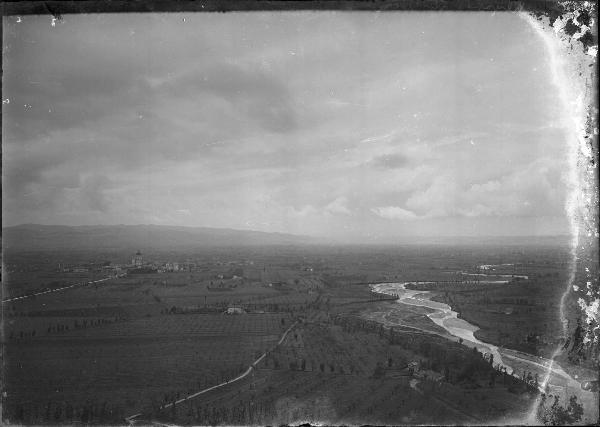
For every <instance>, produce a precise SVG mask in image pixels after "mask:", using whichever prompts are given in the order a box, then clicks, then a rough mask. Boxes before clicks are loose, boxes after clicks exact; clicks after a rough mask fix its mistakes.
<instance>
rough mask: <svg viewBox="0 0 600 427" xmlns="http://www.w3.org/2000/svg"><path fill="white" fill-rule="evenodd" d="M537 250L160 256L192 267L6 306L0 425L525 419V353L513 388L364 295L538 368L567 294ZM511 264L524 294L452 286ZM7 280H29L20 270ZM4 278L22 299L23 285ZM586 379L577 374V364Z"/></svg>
mask: <svg viewBox="0 0 600 427" xmlns="http://www.w3.org/2000/svg"><path fill="white" fill-rule="evenodd" d="M532 251H533V250H532ZM532 251H530V252H523V251H515V249H514V248H512V247H508V248H495V247H494V248H481V247H480V248H468V247H462V246H461V247H455V248H453V249H452V250H449V249H447V248H443V247H442V248H439V247H434V246H416V247H412V248H401V247H397V248H395V247H394V248H390V247H373V248H370V249H369V250H367V249H366V248H363V247H355V248H345V247H344V248H337V249H327V248H323V247H314V248H310V250H309V249H308V248H303V247H299V248H296V249H291V248H272V249H271V250H270V251H269V250H268V249H267V248H261V249H260V250H257V249H255V248H251V249H237V250H231V251H230V252H227V251H223V250H215V252H214V253H211V252H208V253H206V252H199V253H197V254H194V253H185V252H184V253H177V252H174V253H171V252H170V253H156V254H155V255H154V256H155V257H156V259H158V260H161V259H162V260H164V259H169V257H178V258H182V259H188V260H192V261H189V263H190V265H193V268H192V267H189V268H188V270H186V271H176V272H175V271H173V272H162V273H160V272H158V271H154V270H152V269H148V270H140V272H135V271H130V272H128V274H126V275H123V276H122V277H114V276H112V277H109V276H106V275H105V274H103V273H102V271H100V270H98V271H96V272H93V274H92V273H90V277H92V276H93V277H94V278H95V280H96V279H98V278H102V277H108V278H107V280H105V281H102V282H98V283H93V284H86V285H85V286H80V287H75V288H70V289H67V290H64V291H57V292H51V293H47V294H43V295H38V296H31V297H27V298H24V299H21V300H17V301H8V302H5V303H4V304H3V309H4V310H3V314H4V316H3V326H4V335H3V349H4V352H3V358H4V362H5V363H4V373H5V376H4V378H5V383H4V389H3V391H4V392H5V393H6V395H5V397H4V400H3V416H4V419H5V420H8V421H13V420H14V421H15V422H23V423H25V424H40V423H73V422H80V423H81V422H83V423H92V424H124V423H125V422H126V421H125V419H126V418H127V417H131V416H134V415H135V417H134V418H133V419H132V421H131V422H133V423H140V424H144V423H149V422H152V421H157V420H158V421H161V422H173V423H176V424H194V425H197V424H220V423H225V424H238V425H240V424H242V425H245V424H248V423H257V424H270V423H276V422H277V423H281V422H296V421H302V420H314V421H318V420H329V421H330V422H331V423H336V424H340V423H344V424H347V423H358V422H365V420H368V421H369V422H370V423H376V424H377V423H379V424H402V423H404V424H411V423H423V424H431V423H436V422H439V421H440V420H443V421H444V422H453V423H457V424H463V423H479V422H483V421H484V420H488V421H489V420H497V421H498V420H499V421H498V422H502V420H510V419H513V418H514V417H522V416H523V414H524V413H525V412H526V411H527V409H528V408H529V407H530V406H531V404H532V401H533V400H535V399H536V398H537V396H538V393H539V391H538V389H537V388H536V387H535V384H534V379H533V375H534V374H537V376H538V380H539V377H541V375H543V373H544V369H543V366H542V365H539V366H538V365H531V364H530V362H527V361H526V360H525V361H524V359H523V357H524V356H522V355H519V354H518V352H517V353H515V355H516V356H515V357H516V359H514V360H511V363H513V365H514V367H516V368H517V369H518V371H519V375H508V374H507V373H506V372H505V371H503V370H502V369H501V368H500V367H499V366H494V364H492V363H490V361H489V360H488V359H486V357H487V356H486V355H484V354H483V353H481V352H479V351H476V349H475V350H474V349H473V348H472V347H469V346H468V345H467V344H466V343H465V344H463V345H461V344H460V342H459V340H458V339H456V337H453V336H451V335H450V334H449V333H448V332H447V331H446V330H445V329H444V328H442V327H440V326H439V325H437V324H435V323H434V322H433V321H432V320H431V319H430V318H429V317H428V315H429V314H431V313H432V312H433V310H432V309H430V308H427V307H421V306H414V305H405V304H399V303H398V301H397V300H396V299H397V297H394V296H386V295H383V294H379V293H374V292H373V290H372V289H371V287H370V286H369V285H370V284H371V283H376V282H390V281H391V282H401V281H411V280H413V281H418V283H419V285H418V286H421V287H425V288H427V289H430V290H431V291H432V292H433V294H432V298H433V299H436V300H438V301H444V302H447V303H449V304H450V305H451V306H452V307H453V309H456V310H457V311H459V312H460V317H462V318H463V319H466V320H468V321H472V322H473V324H477V325H478V326H479V327H480V329H479V330H477V331H476V336H477V337H480V338H481V339H483V340H489V342H493V343H498V344H505V345H506V346H507V347H510V346H512V347H513V348H514V349H515V351H516V350H524V351H527V352H530V353H532V355H531V357H532V361H533V362H532V363H535V360H536V359H535V357H536V356H534V354H537V353H539V352H541V353H542V354H544V353H543V349H544V345H543V343H542V342H541V340H540V341H536V342H533V341H531V342H527V341H524V337H525V336H527V334H528V333H530V332H532V331H535V332H537V333H539V334H542V336H543V337H544V339H546V340H548V339H549V338H545V337H546V336H548V337H550V336H551V334H550V331H551V328H552V327H554V326H553V325H555V319H554V318H553V317H552V316H551V313H552V310H553V306H552V305H544V301H545V299H544V298H541V297H540V296H539V294H540V292H541V289H544V290H545V291H547V292H549V293H552V292H558V291H559V289H560V288H559V284H560V283H561V280H563V279H564V277H563V273H562V268H563V266H561V265H560V263H559V262H558V261H557V260H560V252H558V251H556V250H554V252H553V251H548V253H546V254H545V255H544V254H543V253H542V255H539V254H538V255H537V258H536V257H535V256H534V255H533V254H532V253H531V252H532ZM538 253H539V250H538ZM54 257H57V258H60V259H61V260H64V259H66V258H67V255H66V254H62V255H60V254H54ZM90 257H91V255H89V254H88V256H87V258H90ZM517 257H519V258H517ZM87 258H86V259H87ZM98 258H99V259H104V258H106V257H102V256H100V255H98V256H95V257H94V259H98ZM16 259H17V260H21V261H23V260H28V263H27V265H28V268H29V269H31V270H33V272H31V271H30V272H28V273H27V274H29V275H32V274H33V275H37V276H35V277H38V278H41V277H44V276H45V275H46V276H49V275H52V276H53V279H54V280H63V279H61V278H60V276H61V274H60V273H58V272H57V271H55V267H52V264H51V263H48V262H43V263H40V265H39V268H38V267H35V268H34V265H35V261H33V262H32V261H31V259H32V258H28V257H26V256H25V257H24V256H20V257H17V258H16ZM33 259H34V260H35V259H42V258H40V257H39V256H36V257H33ZM74 259H76V257H74ZM514 259H522V260H525V261H524V262H521V263H515V264H517V265H515V266H512V267H499V268H498V270H497V271H495V272H494V274H497V275H498V276H497V277H500V278H502V277H504V276H502V275H508V274H510V275H511V276H512V275H522V276H528V279H527V280H525V279H520V281H519V282H511V283H502V284H485V283H478V282H476V281H465V282H464V283H463V281H457V278H458V277H459V276H464V275H469V274H476V273H477V272H478V271H481V270H478V268H479V267H478V266H480V265H482V264H492V263H495V264H499V265H501V264H505V263H506V264H508V263H509V262H510V261H512V260H514ZM63 262H64V261H63ZM111 262H118V257H117V260H116V261H111ZM155 262H156V263H159V261H155ZM105 263H106V261H105ZM10 268H11V269H12V270H15V271H18V270H23V269H24V268H21V267H20V264H19V262H16V263H15V262H14V261H13V262H11V263H10ZM503 268H504V269H503ZM506 269H508V270H506ZM69 274H70V273H69ZM6 277H7V280H8V282H9V288H11V287H12V288H11V289H14V292H18V289H19V286H20V283H24V282H23V280H24V279H23V277H25V276H18V275H15V274H14V273H10V272H9V274H8V275H7V276H6ZM30 277H33V276H30ZM13 279H14V280H15V281H16V282H11V281H12V280H13ZM17 279H18V280H17ZM40 280H41V279H40ZM44 280H46V279H44ZM64 280H67V279H64ZM69 280H70V279H69ZM36 286H37V285H36ZM432 287H435V288H432ZM11 292H13V291H11ZM523 301H524V302H525V303H523ZM509 308H510V310H508V309H509ZM228 311H232V313H235V314H225V313H227V312H228ZM507 313H509V314H507ZM544 313H545V315H544ZM545 316H547V317H548V318H547V319H546V317H545ZM523 322H526V323H523ZM525 325H526V327H525ZM496 326H498V327H496ZM543 331H546V332H543ZM546 346H547V347H548V345H546ZM506 351H508V350H506ZM507 360H509V359H507ZM409 364H410V365H411V367H410V368H409ZM578 369H579V371H578V372H579V374H581V375H584V374H585V375H587V374H586V372H588V371H586V370H585V369H586V368H585V366H584V365H583V364H581V365H580V367H579V368H578ZM521 371H522V372H523V373H526V371H529V374H530V375H531V376H530V377H529V378H527V377H521V375H520V373H521ZM552 378H553V381H554V379H556V381H555V382H556V383H560V381H563V380H562V379H561V378H562V377H560V376H559V377H554V376H553V377H552ZM234 379H235V381H234V382H231V383H229V382H228V381H231V380H234ZM536 381H537V380H536ZM563 382H564V381H563ZM565 384H566V383H565ZM215 386H216V388H213V387H215ZM198 393H200V394H198ZM188 396H194V397H192V398H190V399H187V397H188Z"/></svg>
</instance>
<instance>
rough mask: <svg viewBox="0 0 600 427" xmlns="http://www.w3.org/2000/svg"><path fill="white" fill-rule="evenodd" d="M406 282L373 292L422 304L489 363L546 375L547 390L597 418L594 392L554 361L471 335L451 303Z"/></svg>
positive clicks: (437, 321) (539, 377)
mask: <svg viewBox="0 0 600 427" xmlns="http://www.w3.org/2000/svg"><path fill="white" fill-rule="evenodd" d="M408 284H409V283H408V282H407V283H379V284H372V285H371V288H372V289H373V290H374V291H375V292H381V293H384V294H389V295H397V296H398V303H399V304H401V305H403V306H414V305H416V306H423V307H427V308H429V309H431V310H433V312H431V313H428V314H427V315H426V316H427V317H428V318H429V319H430V320H431V321H432V322H433V323H435V324H436V325H438V326H440V327H442V328H443V329H445V331H446V332H447V333H448V334H450V335H452V336H454V337H456V338H457V339H458V340H459V342H460V343H461V344H463V345H466V346H469V347H476V348H477V349H478V350H479V351H481V352H483V353H488V354H489V355H492V356H493V361H494V362H493V363H494V364H499V365H500V366H502V367H504V368H505V369H506V370H507V372H509V373H510V374H512V375H514V376H517V377H521V378H525V379H527V378H531V382H533V380H534V379H536V380H535V383H537V384H541V383H542V381H543V379H547V386H548V390H549V391H550V392H552V393H553V394H555V395H560V396H562V398H563V401H566V400H567V399H568V397H570V396H571V395H576V396H577V397H578V398H579V399H580V401H581V402H582V403H583V405H584V408H585V418H586V419H587V420H588V421H592V422H595V421H596V420H597V418H598V409H597V402H598V398H597V397H598V396H597V394H596V395H594V393H591V392H589V391H585V390H582V388H581V385H580V383H579V382H578V381H577V380H576V379H575V378H573V377H571V376H570V375H569V374H568V373H567V372H565V370H563V369H562V368H561V367H560V366H559V365H558V364H557V363H556V362H553V361H552V360H549V359H547V358H543V357H540V356H537V355H532V354H527V353H524V352H520V351H517V350H512V349H507V348H502V347H498V346H496V345H494V344H491V343H488V342H484V341H481V340H479V339H478V338H477V337H476V336H475V332H476V331H477V330H478V329H479V328H478V326H476V325H473V324H471V323H469V322H467V321H466V320H464V319H461V318H459V317H458V313H457V312H456V311H454V310H453V309H452V307H451V306H449V305H448V304H445V303H443V302H439V301H432V299H431V297H432V296H433V293H432V292H431V291H424V290H418V289H406V285H408Z"/></svg>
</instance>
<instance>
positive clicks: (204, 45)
mask: <svg viewBox="0 0 600 427" xmlns="http://www.w3.org/2000/svg"><path fill="white" fill-rule="evenodd" d="M3 31H4V38H3V44H4V46H3V67H4V70H3V72H4V75H3V81H2V84H3V95H2V97H3V105H2V109H3V121H2V122H3V124H2V126H3V129H2V130H3V132H2V150H3V153H2V166H3V168H2V172H3V177H2V178H3V191H2V202H3V203H2V223H3V226H11V225H16V224H22V223H38V224H64V225H93V224H168V225H186V226H204V227H225V228H236V229H251V230H261V231H277V232H286V233H293V234H302V235H311V236H319V237H322V238H326V239H332V240H342V241H352V242H363V241H375V242H378V241H381V242H388V241H401V240H402V239H407V238H410V237H411V236H453V235H464V236H498V235H508V236H511V235H520V236H524V235H525V236H529V235H554V234H566V233H568V220H567V218H566V215H565V209H564V204H565V198H566V188H567V186H566V184H565V179H566V178H565V177H566V172H567V160H566V158H567V155H566V153H567V147H566V144H565V132H566V130H565V128H566V126H565V118H564V116H565V114H564V113H565V111H564V107H562V106H561V104H560V101H559V97H558V95H557V91H556V88H555V86H554V84H553V81H552V75H551V69H550V66H549V64H550V62H549V56H548V52H547V51H546V50H545V48H544V44H543V42H542V40H541V39H540V38H539V36H537V35H536V34H535V32H534V30H533V29H532V28H531V27H530V26H529V24H528V23H527V22H526V20H524V19H522V18H520V17H519V16H518V15H517V14H514V13H508V12H507V13H485V12H482V13H475V12H462V13H461V12H455V13H452V12H449V13H441V12H423V13H419V12H385V13H379V12H341V11H338V12H329V11H320V12H310V11H308V12H251V13H197V14H193V13H189V14H185V13H184V14H178V13H172V14H118V15H110V14H98V15H94V14H90V15H65V16H63V18H62V20H58V21H53V20H52V18H51V17H48V16H22V17H16V16H10V17H5V18H4V25H3Z"/></svg>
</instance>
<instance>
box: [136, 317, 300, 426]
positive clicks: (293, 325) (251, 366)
mask: <svg viewBox="0 0 600 427" xmlns="http://www.w3.org/2000/svg"><path fill="white" fill-rule="evenodd" d="M297 324H298V321H295V322H294V323H293V324H292V325H291V326H290V327H289V328H288V329H287V330H286V331H285V332H284V333H283V335H282V336H281V338H280V339H279V341H278V342H277V344H275V345H274V346H273V347H271V348H270V349H269V350H267V351H265V352H264V353H263V354H262V355H261V356H260V357H259V358H258V359H256V360H255V361H254V362H253V363H252V364H251V365H250V366H249V367H248V369H246V371H245V372H244V373H242V374H240V375H238V376H237V377H235V378H234V379H231V380H227V381H224V382H222V383H220V384H217V385H214V386H212V387H208V388H205V389H204V390H200V391H197V392H196V393H194V394H190V395H189V396H186V397H183V398H181V399H179V400H176V401H175V402H171V403H167V404H166V405H163V406H161V407H160V409H161V410H164V409H167V408H170V407H172V406H174V405H179V404H180V403H183V402H186V401H188V400H190V399H193V398H195V397H198V396H200V395H202V394H204V393H208V392H209V391H212V390H215V389H217V388H220V387H223V386H226V385H229V384H233V383H234V382H236V381H239V380H241V379H243V378H245V377H247V376H248V375H249V374H250V372H252V370H253V369H254V368H255V367H256V365H258V364H259V363H260V361H261V360H263V359H264V358H265V357H266V356H267V354H269V353H270V352H272V351H273V350H275V349H276V348H277V347H278V346H279V345H281V343H283V341H284V340H285V338H286V337H287V335H288V333H289V332H290V331H291V330H292V329H293V328H294V327H295V326H296V325H297ZM140 415H142V413H139V414H135V415H131V416H129V417H126V418H125V420H126V421H127V422H128V423H130V424H132V423H133V421H134V420H135V419H136V418H137V417H139V416H140Z"/></svg>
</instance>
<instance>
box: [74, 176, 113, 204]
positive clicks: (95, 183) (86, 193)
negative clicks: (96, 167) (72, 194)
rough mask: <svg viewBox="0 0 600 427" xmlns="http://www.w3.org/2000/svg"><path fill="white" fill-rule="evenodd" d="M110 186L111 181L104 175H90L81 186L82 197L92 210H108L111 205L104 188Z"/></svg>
mask: <svg viewBox="0 0 600 427" xmlns="http://www.w3.org/2000/svg"><path fill="white" fill-rule="evenodd" d="M110 186H111V181H110V180H109V179H108V178H107V177H106V176H104V175H91V176H88V177H86V178H85V179H84V180H83V183H82V185H81V187H80V194H81V199H82V201H83V202H84V204H85V205H86V206H87V207H88V208H89V209H90V210H93V211H100V212H106V211H107V210H108V208H109V205H108V201H107V200H106V197H105V194H104V190H105V189H106V188H109V187H110Z"/></svg>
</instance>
